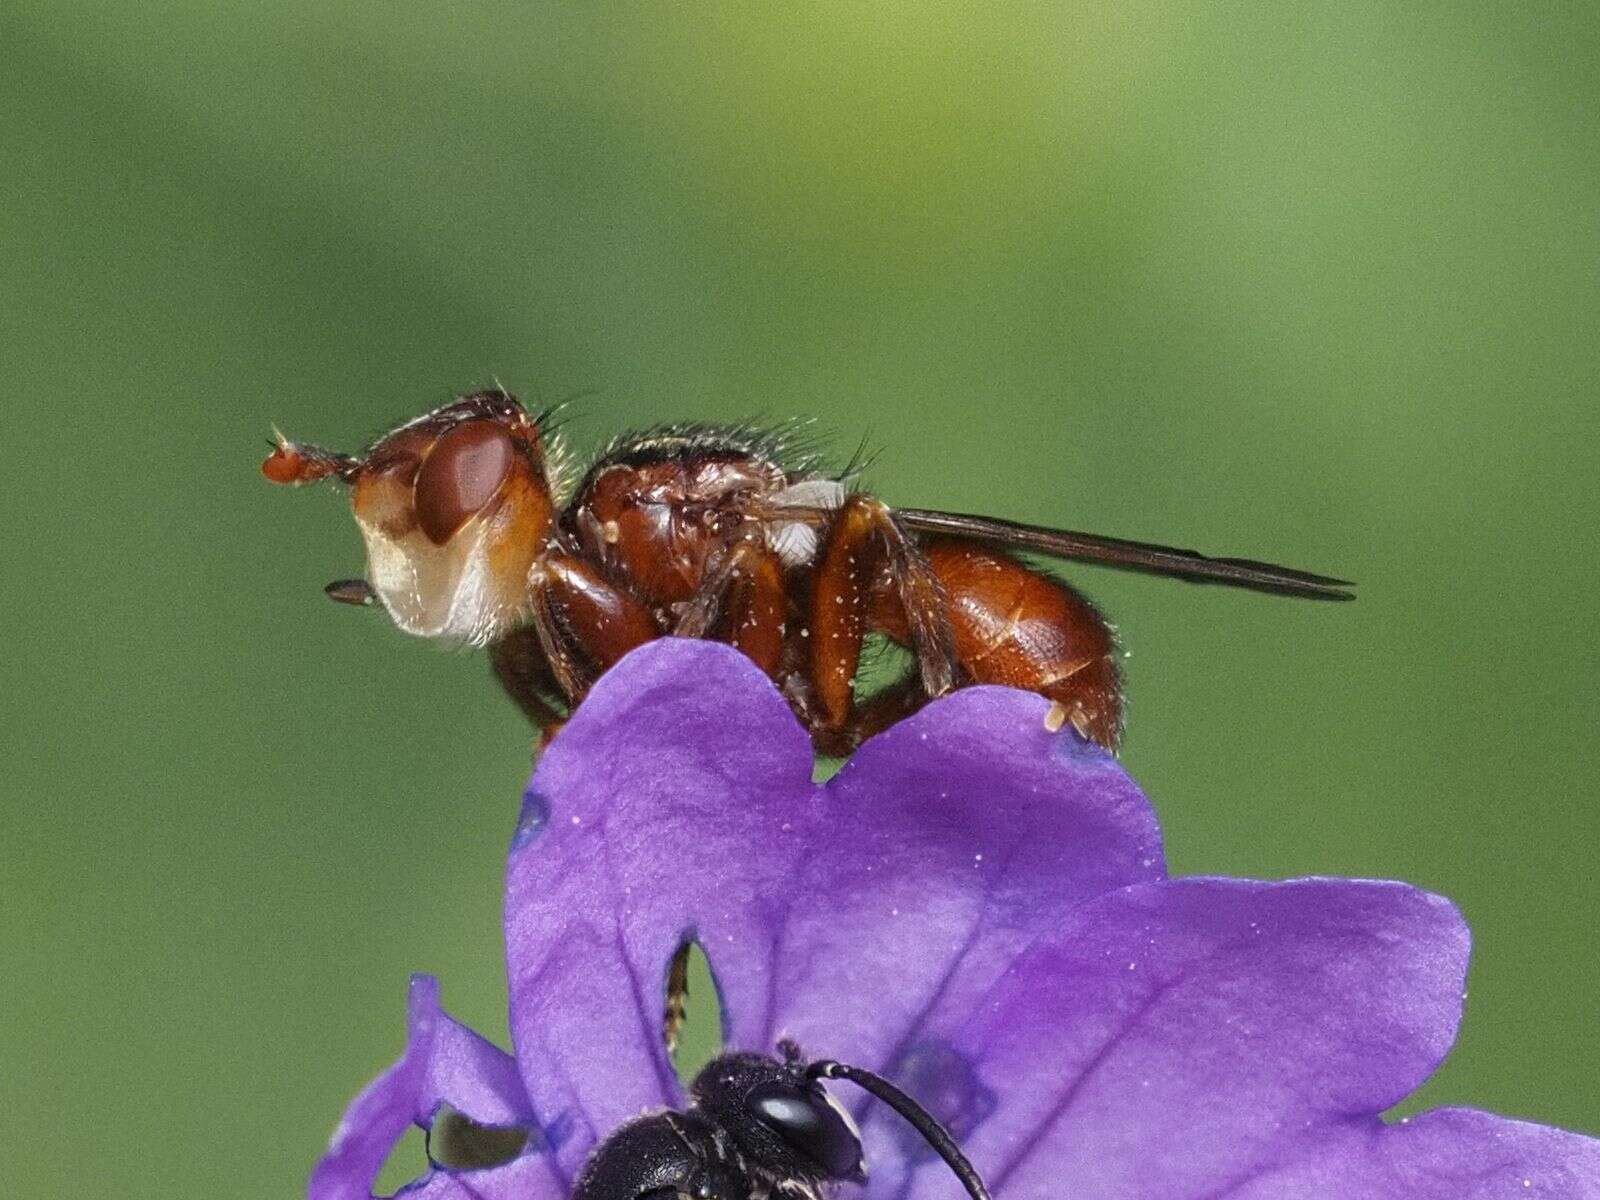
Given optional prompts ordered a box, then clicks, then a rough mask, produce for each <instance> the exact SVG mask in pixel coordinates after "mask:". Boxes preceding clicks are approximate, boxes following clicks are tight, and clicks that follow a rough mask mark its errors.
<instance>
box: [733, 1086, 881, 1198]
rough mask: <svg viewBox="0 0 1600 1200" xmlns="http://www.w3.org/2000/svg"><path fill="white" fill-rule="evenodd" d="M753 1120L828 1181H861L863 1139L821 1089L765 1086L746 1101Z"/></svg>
mask: <svg viewBox="0 0 1600 1200" xmlns="http://www.w3.org/2000/svg"><path fill="white" fill-rule="evenodd" d="M745 1105H746V1106H747V1107H748V1108H749V1110H750V1114H751V1116H753V1117H755V1119H756V1120H757V1121H759V1122H760V1123H761V1124H762V1125H764V1126H766V1127H767V1128H768V1129H770V1130H771V1131H772V1132H773V1133H775V1134H777V1135H778V1136H779V1137H780V1138H782V1139H783V1142H784V1144H785V1145H787V1146H788V1147H789V1148H790V1149H791V1150H793V1151H794V1152H795V1153H797V1154H799V1155H801V1156H802V1157H803V1158H806V1159H809V1160H810V1161H811V1162H812V1163H814V1164H815V1165H816V1166H817V1168H818V1169H819V1170H821V1172H822V1173H823V1175H824V1176H826V1177H827V1178H829V1179H852V1178H859V1177H860V1176H861V1174H862V1172H861V1138H860V1136H859V1135H858V1134H857V1133H856V1131H855V1126H854V1125H853V1124H851V1121H850V1118H849V1117H847V1116H845V1114H844V1111H843V1110H842V1109H840V1108H839V1107H838V1106H837V1105H835V1104H834V1103H833V1101H832V1100H831V1099H830V1098H829V1097H828V1094H827V1093H826V1092H824V1091H823V1090H822V1089H821V1088H820V1087H814V1088H801V1087H796V1086H795V1085H793V1084H789V1083H764V1084H762V1085H761V1086H760V1087H758V1088H756V1089H755V1090H754V1091H752V1092H751V1093H750V1095H749V1096H748V1097H747V1098H746V1099H745Z"/></svg>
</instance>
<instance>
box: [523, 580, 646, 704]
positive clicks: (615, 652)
mask: <svg viewBox="0 0 1600 1200" xmlns="http://www.w3.org/2000/svg"><path fill="white" fill-rule="evenodd" d="M528 595H529V599H530V600H531V601H532V603H533V630H534V633H535V635H536V636H537V637H538V640H539V648H540V649H541V650H542V651H543V652H544V657H545V661H546V662H547V663H548V665H549V668H550V673H551V675H553V676H554V677H555V680H556V682H557V683H558V684H560V685H561V690H562V691H563V692H565V693H566V696H567V700H568V702H569V703H571V704H573V705H576V704H577V703H578V702H579V701H580V700H582V699H583V697H584V695H585V694H586V693H587V692H588V690H589V688H590V686H591V685H592V684H593V683H594V681H595V680H596V679H598V678H599V677H600V675H601V674H602V673H603V672H605V671H606V670H607V669H609V668H610V667H611V666H612V665H613V664H615V663H616V662H617V660H618V659H620V658H621V657H622V656H623V655H624V654H626V653H628V651H630V650H632V649H634V648H635V647H636V646H642V645H644V643H646V642H648V641H652V640H654V639H655V638H657V637H660V636H661V630H660V628H659V627H657V625H656V622H655V618H654V617H653V616H651V615H650V610H649V609H648V608H646V607H645V606H644V605H643V604H641V603H640V602H639V601H638V600H635V599H634V598H633V597H632V596H630V595H629V594H628V593H627V592H625V591H623V590H622V589H621V588H618V587H617V586H616V585H614V584H612V583H610V582H608V581H607V580H606V579H605V578H604V577H603V576H601V574H600V573H599V572H598V571H596V570H595V569H594V568H593V567H591V566H590V565H589V564H588V563H586V562H584V561H583V560H582V559H578V558H573V557H572V556H570V555H566V554H559V553H552V554H545V555H543V556H541V557H540V558H538V559H537V560H535V562H534V564H533V569H532V570H530V571H529V572H528Z"/></svg>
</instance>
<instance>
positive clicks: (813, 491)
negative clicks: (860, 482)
mask: <svg viewBox="0 0 1600 1200" xmlns="http://www.w3.org/2000/svg"><path fill="white" fill-rule="evenodd" d="M847 495H849V489H848V488H846V487H845V485H844V484H842V483H840V482H839V481H838V480H837V479H807V480H804V481H802V482H800V483H796V484H792V485H791V486H789V487H786V488H784V489H783V491H781V492H777V493H775V494H774V495H771V496H767V497H765V498H764V499H763V501H762V503H763V504H765V505H767V506H770V507H772V508H822V509H827V510H829V511H830V512H831V511H832V510H833V509H836V508H838V507H839V506H840V505H841V504H843V503H844V498H845V497H846V496H847ZM766 538H767V546H768V548H769V549H770V550H771V551H772V552H773V553H774V554H776V555H777V556H778V557H779V558H780V559H782V560H783V565H784V566H786V567H798V566H803V565H805V564H806V563H809V562H811V561H812V560H814V559H815V558H816V556H817V527H816V526H815V525H812V524H807V523H805V522H803V521H781V520H780V521H771V522H769V523H768V525H767V532H766Z"/></svg>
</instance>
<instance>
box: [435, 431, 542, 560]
mask: <svg viewBox="0 0 1600 1200" xmlns="http://www.w3.org/2000/svg"><path fill="white" fill-rule="evenodd" d="M515 456H516V449H515V447H514V446H512V444H511V435H510V434H508V433H507V432H506V431H505V429H504V428H503V427H502V426H501V425H500V424H498V423H497V422H495V421H463V422H461V424H459V425H457V426H455V427H454V428H453V429H451V430H450V431H449V432H448V433H446V434H444V435H443V436H442V437H440V438H439V440H438V441H436V442H435V443H434V444H433V447H432V448H431V449H430V450H429V451H428V456H427V458H425V459H424V460H423V463H422V467H421V468H420V469H419V470H418V471H417V480H416V483H415V484H414V485H413V493H412V494H413V496H414V497H415V502H416V510H417V524H418V525H419V526H420V527H421V528H422V532H423V533H424V534H426V535H427V538H428V540H429V541H430V542H432V543H433V544H434V545H436V546H442V545H444V543H445V542H447V541H449V540H450V538H451V537H452V536H453V535H454V534H455V532H456V530H458V529H460V528H461V527H462V526H463V525H465V524H466V523H467V522H468V521H470V520H471V519H472V518H473V517H475V516H476V515H477V514H478V513H480V512H481V511H483V508H484V506H485V505H487V504H488V503H489V501H491V500H493V499H494V497H495V493H497V492H498V491H499V490H500V485H501V484H503V483H504V482H505V481H506V476H507V475H509V474H510V473H511V464H512V462H513V460H514V458H515Z"/></svg>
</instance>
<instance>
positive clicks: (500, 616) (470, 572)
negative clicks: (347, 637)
mask: <svg viewBox="0 0 1600 1200" xmlns="http://www.w3.org/2000/svg"><path fill="white" fill-rule="evenodd" d="M496 518H503V514H496V515H495V516H494V517H490V518H489V519H488V520H483V519H475V520H473V521H470V522H468V523H467V525H466V526H464V527H463V528H462V529H461V530H460V531H459V532H458V533H457V534H456V535H455V536H454V537H452V538H451V539H450V540H449V541H448V542H446V543H445V544H444V545H442V546H436V545H434V544H433V543H432V542H430V541H429V540H428V539H427V537H426V536H425V535H424V534H423V533H422V531H421V530H420V529H412V530H411V531H409V532H408V533H406V534H405V535H404V536H402V537H398V538H396V537H391V536H390V535H389V534H387V533H385V532H384V531H383V530H382V529H381V528H379V526H378V525H377V524H376V523H374V522H369V521H363V520H361V519H360V518H359V517H357V519H356V523H357V524H358V525H360V527H361V534H362V536H363V537H364V538H365V539H366V543H367V582H368V583H370V584H371V585H372V589H373V591H375V592H376V593H377V594H378V599H379V600H380V601H382V602H383V606H384V608H386V609H387V610H388V612H389V616H390V617H391V618H392V619H393V621H394V623H395V624H396V625H397V626H399V627H400V628H401V629H402V630H404V631H405V632H406V633H410V634H415V635H416V636H418V637H437V638H445V639H447V640H450V641H457V642H466V643H468V644H470V645H474V646H481V645H483V644H484V643H486V642H489V641H492V640H493V639H494V638H495V637H497V636H498V635H499V634H500V633H501V632H503V630H504V629H505V628H506V626H507V625H508V624H509V623H510V621H511V618H512V617H513V616H515V614H516V613H517V611H518V609H519V608H520V606H521V605H522V603H523V601H524V597H523V590H524V589H523V587H522V583H523V581H522V580H521V579H520V578H519V579H513V580H497V579H495V577H494V574H493V572H492V571H491V570H490V568H489V546H490V543H491V542H492V541H493V540H494V539H493V533H494V528H495V526H496V525H497V524H498V523H499V522H498V520H497V519H496ZM508 584H509V585H510V586H507V585H508Z"/></svg>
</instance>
